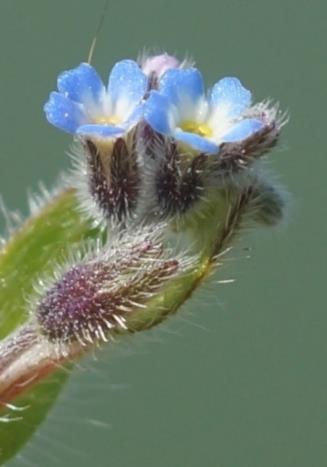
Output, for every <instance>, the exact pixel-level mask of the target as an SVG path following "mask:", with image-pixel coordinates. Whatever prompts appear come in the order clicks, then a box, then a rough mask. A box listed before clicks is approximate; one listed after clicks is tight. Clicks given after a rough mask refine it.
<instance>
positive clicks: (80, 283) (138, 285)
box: [36, 238, 180, 345]
mask: <svg viewBox="0 0 327 467" xmlns="http://www.w3.org/2000/svg"><path fill="white" fill-rule="evenodd" d="M131 243H132V244H131V245H130V246H129V247H128V246H127V245H125V246H124V245H121V248H119V249H115V248H114V249H112V248H111V249H110V253H108V252H102V253H100V254H97V257H96V259H92V260H85V261H81V262H79V263H78V264H75V265H74V266H72V267H71V268H70V269H69V270H68V271H66V272H64V273H62V274H61V275H60V277H59V279H57V280H56V281H55V282H54V283H53V284H52V286H50V287H49V289H48V290H47V291H46V292H45V293H44V294H43V296H42V297H41V298H40V300H39V301H38V305H37V311H36V318H37V321H38V323H39V327H40V331H41V333H42V334H43V335H45V336H47V337H48V339H49V340H50V341H55V342H59V343H67V342H74V341H75V342H76V341H78V342H80V343H81V344H82V345H87V344H88V343H93V342H95V341H98V340H104V341H106V340H107V338H108V336H109V335H110V334H111V333H115V332H129V331H132V330H133V329H131V330H129V328H128V319H129V317H130V316H132V317H133V319H134V320H135V315H137V313H138V312H139V311H140V310H143V309H145V308H146V307H147V303H148V302H149V301H150V300H151V298H153V296H154V294H157V293H159V292H160V291H161V289H162V288H163V286H164V284H165V283H166V282H167V280H169V279H170V278H172V277H174V276H175V274H176V273H177V272H178V271H179V270H180V262H179V260H177V259H171V258H165V256H164V250H163V248H162V246H161V245H160V244H158V243H156V242H155V241H153V240H152V239H147V238H140V239H139V240H138V241H137V242H134V244H133V242H131Z"/></svg>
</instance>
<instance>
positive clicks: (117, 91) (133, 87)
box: [108, 60, 148, 105]
mask: <svg viewBox="0 0 327 467" xmlns="http://www.w3.org/2000/svg"><path fill="white" fill-rule="evenodd" d="M147 86H148V79H147V77H146V76H145V74H144V73H143V72H142V70H141V69H140V67H139V66H138V64H137V63H136V62H134V61H133V60H122V61H120V62H118V63H116V65H115V66H114V67H113V69H112V70H111V73H110V75H109V83H108V93H109V95H110V97H111V99H112V102H113V103H114V104H115V103H116V102H117V101H118V100H119V99H121V98H123V99H126V98H127V100H128V101H129V102H130V104H134V105H137V104H138V103H139V102H140V101H141V100H142V99H143V97H144V95H145V93H146V90H147Z"/></svg>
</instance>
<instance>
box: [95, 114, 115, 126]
mask: <svg viewBox="0 0 327 467" xmlns="http://www.w3.org/2000/svg"><path fill="white" fill-rule="evenodd" d="M120 122H121V120H120V119H119V118H118V117H116V116H115V115H111V116H110V117H105V116H103V115H101V117H96V118H95V119H94V123H97V124H98V125H114V126H116V125H118V124H119V123H120Z"/></svg>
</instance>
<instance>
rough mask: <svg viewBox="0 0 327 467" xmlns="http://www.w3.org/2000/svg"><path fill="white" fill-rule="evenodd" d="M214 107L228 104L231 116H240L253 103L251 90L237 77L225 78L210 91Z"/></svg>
mask: <svg viewBox="0 0 327 467" xmlns="http://www.w3.org/2000/svg"><path fill="white" fill-rule="evenodd" d="M210 103H211V106H212V107H218V106H227V107H228V115H229V116H230V117H233V118H234V117H238V116H239V115H240V114H241V113H242V112H243V111H244V110H245V109H247V108H248V107H249V105H250V104H251V92H250V91H248V90H247V89H245V88H244V87H243V86H242V84H241V82H240V80H238V79H237V78H223V79H221V80H220V81H218V83H216V84H215V85H214V87H213V88H212V90H211V93H210Z"/></svg>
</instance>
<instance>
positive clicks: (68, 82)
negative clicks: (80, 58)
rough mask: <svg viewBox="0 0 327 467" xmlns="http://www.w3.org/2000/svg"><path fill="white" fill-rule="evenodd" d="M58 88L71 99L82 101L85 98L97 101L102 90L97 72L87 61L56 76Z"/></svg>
mask: <svg viewBox="0 0 327 467" xmlns="http://www.w3.org/2000/svg"><path fill="white" fill-rule="evenodd" d="M57 86H58V90H59V91H60V92H62V93H63V94H64V95H65V96H67V97H69V98H70V99H72V100H73V101H76V102H81V103H83V102H84V101H85V100H87V99H90V98H91V99H92V100H93V101H97V100H98V99H99V96H100V95H101V93H102V92H103V90H104V85H103V83H102V80H101V78H100V76H99V75H98V73H97V72H96V71H95V69H94V68H93V67H92V66H91V65H89V64H88V63H81V64H80V65H79V66H78V67H77V68H73V69H72V70H67V71H64V72H63V73H61V74H60V75H59V76H58V80H57Z"/></svg>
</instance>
